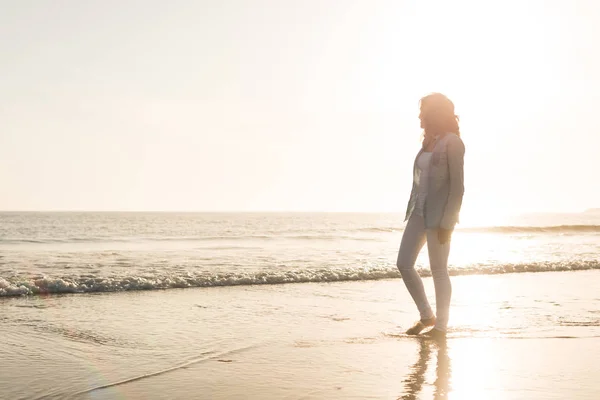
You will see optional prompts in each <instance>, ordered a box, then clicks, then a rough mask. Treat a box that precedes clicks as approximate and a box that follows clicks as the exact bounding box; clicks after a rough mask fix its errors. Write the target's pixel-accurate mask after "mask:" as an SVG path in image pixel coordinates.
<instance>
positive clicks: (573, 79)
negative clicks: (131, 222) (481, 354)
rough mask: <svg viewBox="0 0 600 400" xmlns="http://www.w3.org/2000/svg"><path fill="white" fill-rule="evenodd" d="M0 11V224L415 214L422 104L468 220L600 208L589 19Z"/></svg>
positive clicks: (594, 47)
mask: <svg viewBox="0 0 600 400" xmlns="http://www.w3.org/2000/svg"><path fill="white" fill-rule="evenodd" d="M0 9H1V11H0V163H1V165H0V188H1V189H0V209H4V210H187V211H192V210H197V211H203V210H214V211H217V210H219V211H221V210H231V211H244V210H277V211H400V212H403V211H404V209H405V206H406V202H407V200H408V195H409V191H410V187H411V179H412V174H411V169H412V162H413V159H414V156H415V154H416V152H417V150H418V148H419V139H420V130H419V121H418V118H417V116H418V113H419V110H418V100H419V98H420V97H421V96H422V95H425V94H427V93H428V92H430V91H442V92H444V93H446V94H447V95H448V96H449V97H450V98H452V99H453V100H454V102H455V103H456V106H457V112H458V113H459V115H460V116H461V122H462V126H461V128H462V134H463V139H464V141H465V144H466V146H467V155H466V159H465V163H466V166H465V168H466V172H465V175H466V178H465V179H466V182H465V184H466V193H465V201H464V208H463V211H464V214H465V215H467V216H470V217H471V218H476V217H477V216H478V215H486V214H487V215H489V214H496V213H501V214H504V213H510V212H515V211H551V210H552V211H570V210H574V211H577V210H582V209H585V208H589V207H599V206H600V185H599V184H598V182H600V179H599V178H598V177H597V175H598V173H600V156H599V151H600V118H599V117H598V115H600V114H599V112H598V108H599V107H600V45H598V39H599V38H600V28H599V26H600V2H599V1H596V0H587V1H585V0H582V1H554V0H505V1H496V2H493V4H492V2H487V1H475V0H474V1H442V0H438V1H424V0H418V1H417V0H413V1H408V0H407V1H400V0H362V1H358V0H356V1H350V0H301V1H300V0H294V1H292V0H210V1H209V0H204V1H202V0H171V1H163V0H137V1H136V0H102V1H100V0H96V1H91V0H61V1H53V0H46V1H44V0H37V1H36V0H20V1H8V0H0Z"/></svg>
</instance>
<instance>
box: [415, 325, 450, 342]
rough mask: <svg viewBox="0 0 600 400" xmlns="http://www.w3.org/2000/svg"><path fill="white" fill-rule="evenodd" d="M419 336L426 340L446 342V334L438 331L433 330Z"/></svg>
mask: <svg viewBox="0 0 600 400" xmlns="http://www.w3.org/2000/svg"><path fill="white" fill-rule="evenodd" d="M421 336H423V337H426V338H428V339H433V340H438V341H443V340H446V332H444V331H440V330H439V329H435V328H433V329H432V330H430V331H427V332H425V333H424V334H422V335H421Z"/></svg>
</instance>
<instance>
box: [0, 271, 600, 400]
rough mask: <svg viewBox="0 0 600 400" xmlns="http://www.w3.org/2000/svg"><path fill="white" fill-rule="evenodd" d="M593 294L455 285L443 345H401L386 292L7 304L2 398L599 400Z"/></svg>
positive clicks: (570, 279)
mask: <svg viewBox="0 0 600 400" xmlns="http://www.w3.org/2000/svg"><path fill="white" fill-rule="evenodd" d="M599 278H600V271H597V270H591V271H578V272H544V273H521V274H504V275H477V276H460V277H454V278H453V285H454V300H453V307H452V311H451V313H452V315H451V326H450V330H449V333H448V339H447V341H446V344H445V345H444V344H438V343H436V342H432V341H429V340H425V339H419V338H413V337H407V336H405V335H403V334H402V332H403V330H404V329H406V328H407V327H408V326H410V324H412V322H413V321H414V320H415V316H416V315H417V314H416V312H415V310H414V305H413V304H412V302H411V299H410V297H409V296H408V295H407V293H406V290H405V289H404V287H403V284H402V281H401V280H398V279H390V280H380V281H359V282H339V283H301V284H284V285H260V286H236V287H218V288H196V289H174V290H167V291H141V292H126V293H110V294H104V293H103V294H76V295H62V296H30V297H16V298H7V299H3V300H2V301H1V302H0V309H1V310H2V312H1V314H0V315H1V317H0V320H1V323H0V337H2V338H3V342H4V343H3V346H2V347H1V348H2V350H0V353H1V354H0V355H1V358H2V360H3V363H2V373H1V374H0V393H2V396H1V397H2V398H6V399H9V398H10V399H42V398H48V399H54V398H57V399H62V398H65V399H71V398H73V399H190V398H197V399H231V398H239V399H336V398H339V399H342V398H343V399H348V398H351V399H363V398H365V399H366V398H370V399H398V398H399V399H430V398H450V399H481V398H486V399H566V398H569V399H596V398H597V396H598V393H600V386H599V385H598V378H600V372H599V369H598V368H597V360H598V359H599V358H600V298H599V297H598V293H600V280H599ZM425 286H426V289H427V292H428V293H429V294H431V293H433V287H432V281H431V279H430V278H425Z"/></svg>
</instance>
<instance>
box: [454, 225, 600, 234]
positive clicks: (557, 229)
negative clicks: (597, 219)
mask: <svg viewBox="0 0 600 400" xmlns="http://www.w3.org/2000/svg"><path fill="white" fill-rule="evenodd" d="M458 231H460V232H490V233H588V232H600V225H554V226H493V227H488V228H462V229H458Z"/></svg>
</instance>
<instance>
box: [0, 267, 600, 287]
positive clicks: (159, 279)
mask: <svg viewBox="0 0 600 400" xmlns="http://www.w3.org/2000/svg"><path fill="white" fill-rule="evenodd" d="M589 269H600V263H598V262H596V261H578V262H569V263H530V264H518V265H513V264H510V265H501V266H477V267H461V268H451V269H450V275H453V276H456V275H494V274H507V273H522V272H549V271H575V270H589ZM419 273H420V274H421V276H431V272H430V271H429V269H422V270H420V271H419ZM399 277H400V274H399V273H398V270H397V269H396V268H394V267H391V266H382V267H365V268H343V269H298V270H279V271H272V270H269V271H259V272H255V273H218V274H209V273H196V274H194V273H186V274H179V275H176V274H164V273H163V274H156V275H153V276H148V275H145V276H89V275H86V276H72V277H52V276H46V277H42V278H29V279H26V278H8V279H7V278H0V296H23V295H37V294H53V293H91V292H120V291H131V290H155V289H172V288H188V287H214V286H240V285H269V284H285V283H307V282H342V281H360V280H379V279H393V278H399Z"/></svg>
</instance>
